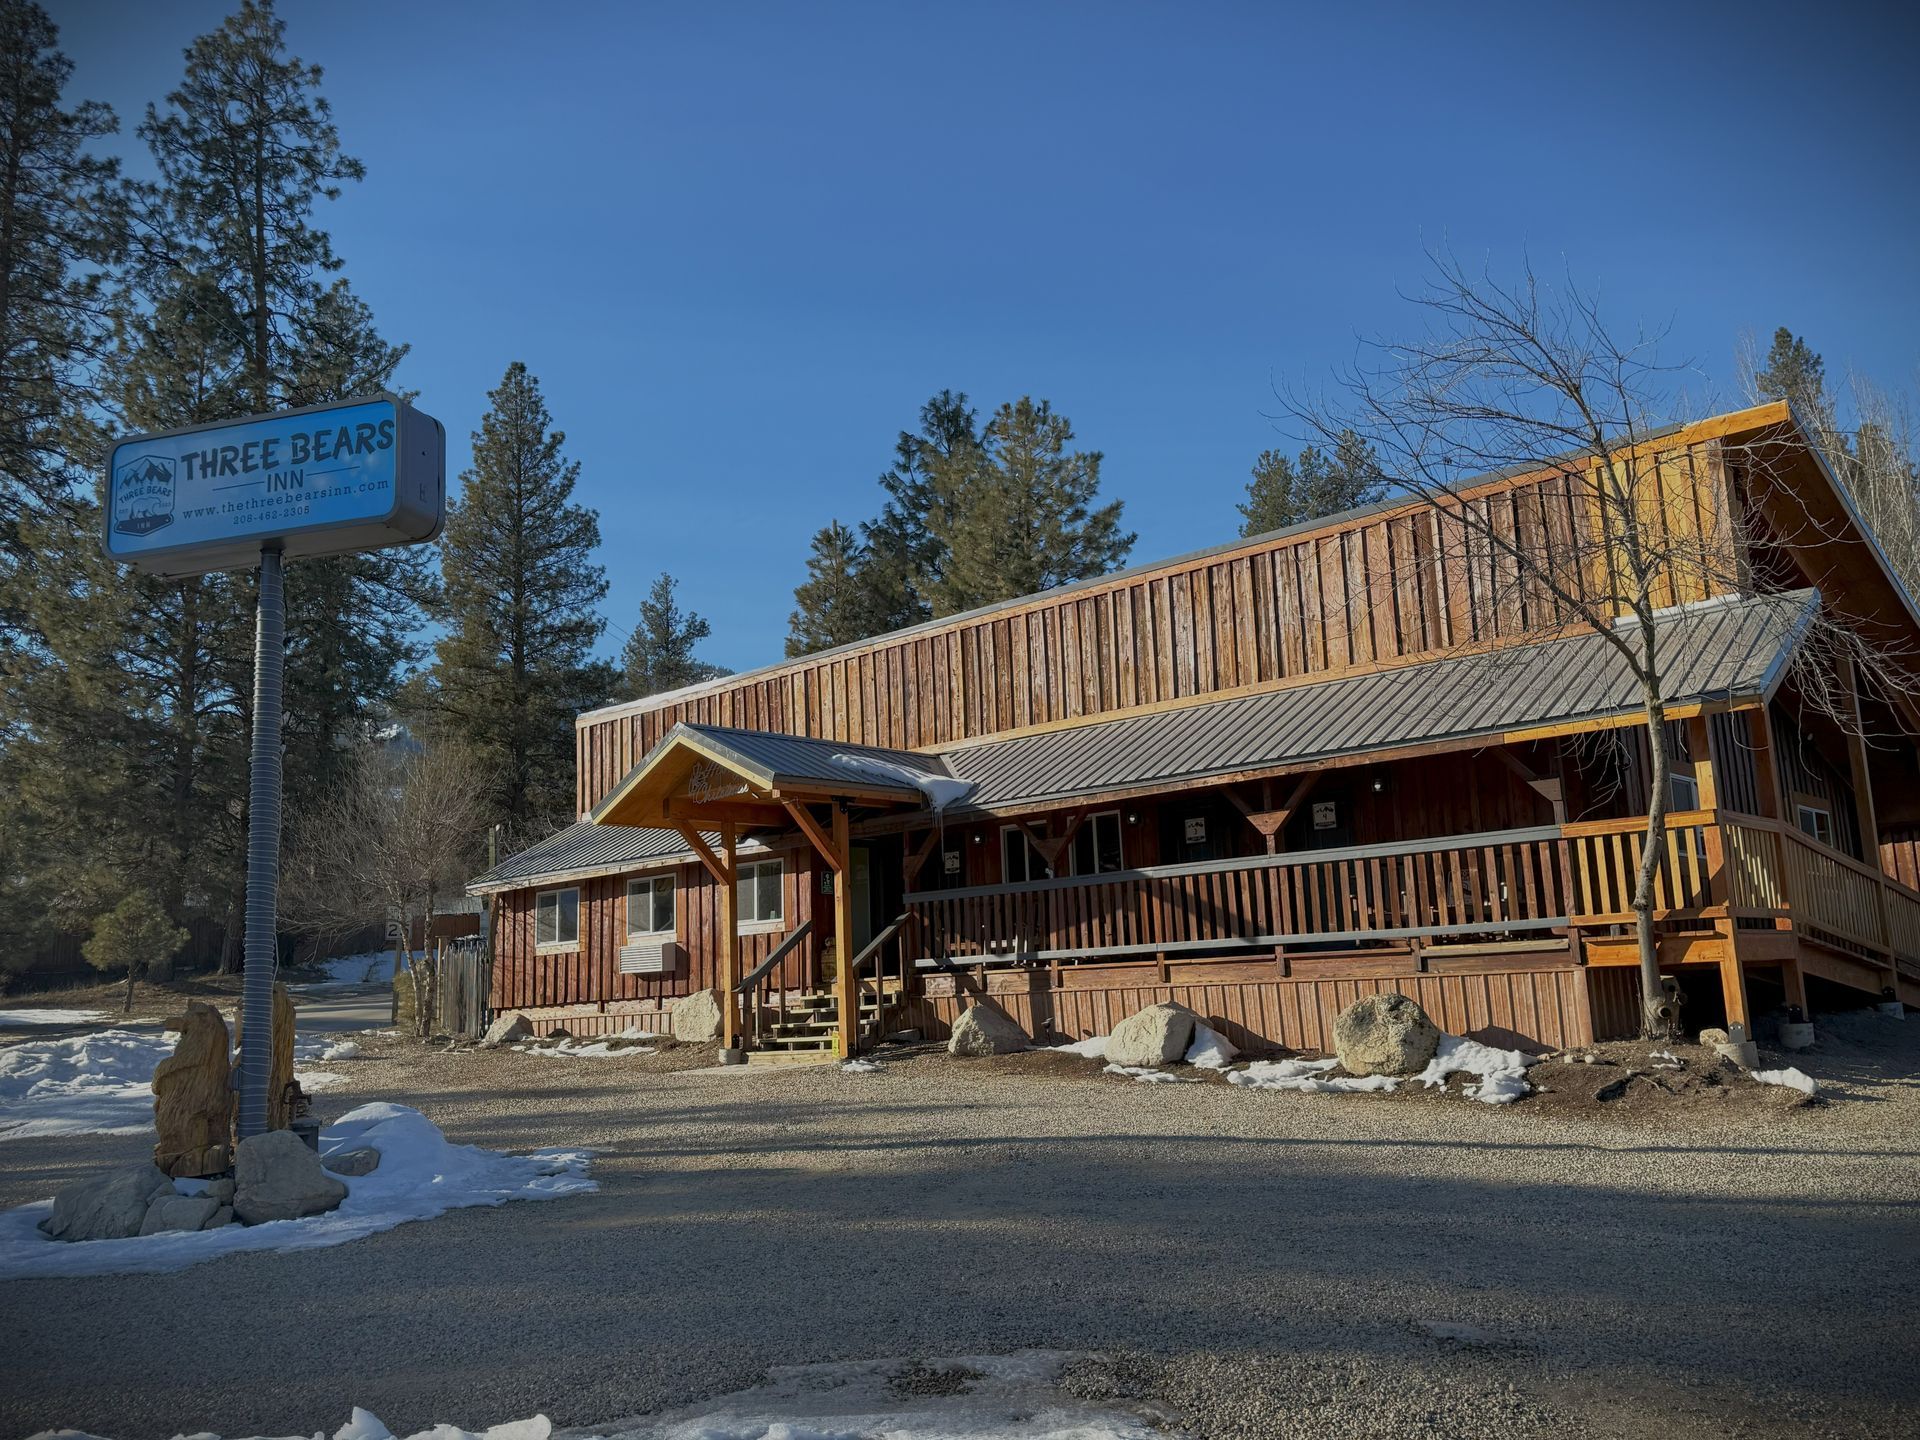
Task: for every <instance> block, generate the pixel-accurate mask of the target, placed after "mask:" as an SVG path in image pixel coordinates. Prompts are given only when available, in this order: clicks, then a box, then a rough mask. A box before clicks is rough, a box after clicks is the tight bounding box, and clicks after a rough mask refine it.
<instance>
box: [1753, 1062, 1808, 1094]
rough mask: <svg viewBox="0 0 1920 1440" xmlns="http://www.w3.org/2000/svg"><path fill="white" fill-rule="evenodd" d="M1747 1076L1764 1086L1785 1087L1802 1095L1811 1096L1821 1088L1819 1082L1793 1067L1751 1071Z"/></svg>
mask: <svg viewBox="0 0 1920 1440" xmlns="http://www.w3.org/2000/svg"><path fill="white" fill-rule="evenodd" d="M1747 1074H1748V1075H1749V1076H1750V1077H1752V1078H1753V1079H1755V1080H1758V1081H1759V1082H1760V1083H1761V1084H1762V1085H1784V1086H1786V1087H1787V1088H1788V1089H1789V1090H1798V1091H1799V1092H1800V1093H1801V1094H1802V1095H1811V1094H1813V1093H1814V1092H1815V1091H1816V1090H1818V1089H1819V1088H1820V1082H1819V1081H1818V1080H1815V1079H1814V1078H1813V1077H1812V1076H1811V1075H1809V1074H1807V1073H1806V1072H1805V1071H1804V1070H1797V1069H1795V1068H1794V1067H1793V1066H1791V1065H1789V1066H1787V1067H1786V1068H1785V1069H1783V1070H1749V1071H1748V1072H1747Z"/></svg>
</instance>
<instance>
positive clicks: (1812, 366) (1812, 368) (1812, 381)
mask: <svg viewBox="0 0 1920 1440" xmlns="http://www.w3.org/2000/svg"><path fill="white" fill-rule="evenodd" d="M1753 383H1754V386H1755V388H1756V389H1758V390H1759V392H1760V393H1761V395H1763V396H1765V397H1766V398H1768V399H1774V400H1791V401H1793V403H1794V404H1796V405H1798V406H1800V407H1801V409H1802V410H1804V411H1805V412H1806V413H1807V414H1808V416H1809V417H1810V418H1811V419H1812V420H1813V421H1814V423H1816V424H1830V423H1831V421H1832V419H1833V404H1832V402H1831V401H1830V400H1829V399H1828V398H1827V365H1826V362H1825V361H1824V360H1822V359H1821V358H1820V355H1819V353H1818V352H1817V351H1815V350H1814V348H1813V347H1812V346H1811V345H1809V344H1807V342H1806V341H1805V340H1802V339H1801V338H1800V337H1799V336H1798V335H1795V334H1794V333H1793V332H1792V331H1791V330H1789V329H1787V327H1786V326H1784V325H1782V326H1781V327H1780V328H1779V329H1778V330H1775V331H1774V332H1773V344H1772V345H1771V346H1770V347H1769V348H1768V350H1767V358H1766V360H1765V362H1764V363H1763V365H1762V366H1761V368H1760V369H1759V370H1758V371H1756V372H1755V373H1754V377H1753Z"/></svg>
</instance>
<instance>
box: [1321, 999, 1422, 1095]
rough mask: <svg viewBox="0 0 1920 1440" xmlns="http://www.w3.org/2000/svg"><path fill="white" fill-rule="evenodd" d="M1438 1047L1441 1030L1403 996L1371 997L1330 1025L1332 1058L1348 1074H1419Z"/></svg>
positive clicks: (1351, 1006) (1413, 1003)
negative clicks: (1333, 1055) (1333, 1054)
mask: <svg viewBox="0 0 1920 1440" xmlns="http://www.w3.org/2000/svg"><path fill="white" fill-rule="evenodd" d="M1439 1045H1440V1030H1439V1027H1438V1026H1436V1025H1435V1024H1434V1023H1433V1021H1431V1020H1429V1019H1428V1018H1427V1012H1426V1011H1424V1010H1422V1009H1421V1008H1420V1006H1419V1004H1418V1003H1417V1002H1415V1001H1413V1000H1410V999H1408V998H1407V997H1406V996H1405V995H1395V994H1386V995H1369V996H1367V997H1366V998H1364V999H1361V1000H1356V1001H1354V1002H1353V1004H1351V1005H1349V1006H1348V1007H1347V1008H1346V1009H1344V1010H1342V1011H1341V1012H1340V1015H1339V1017H1338V1018H1337V1019H1336V1020H1335V1021H1334V1022H1333V1048H1334V1053H1335V1054H1336V1055H1338V1056H1339V1057H1340V1068H1341V1069H1343V1070H1345V1071H1346V1072H1347V1073H1348V1074H1349V1075H1414V1074H1418V1073H1419V1072H1420V1071H1422V1070H1424V1069H1426V1068H1427V1062H1428V1061H1430V1060H1432V1059H1433V1052H1434V1051H1435V1050H1436V1049H1438V1048H1439Z"/></svg>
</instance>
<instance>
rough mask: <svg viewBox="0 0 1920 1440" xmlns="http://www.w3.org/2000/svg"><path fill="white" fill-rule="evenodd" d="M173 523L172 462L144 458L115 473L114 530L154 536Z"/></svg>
mask: <svg viewBox="0 0 1920 1440" xmlns="http://www.w3.org/2000/svg"><path fill="white" fill-rule="evenodd" d="M172 523H173V461H172V460H171V459H169V458H167V457H166V456H164V455H142V456H139V457H138V458H136V459H133V460H129V461H128V462H127V463H126V464H125V465H122V466H121V467H120V468H119V469H118V470H115V471H114V472H113V528H114V530H115V531H116V532H118V533H119V534H121V535H151V534H152V533H153V532H154V531H156V530H159V529H162V528H163V527H165V526H168V525H171V524H172Z"/></svg>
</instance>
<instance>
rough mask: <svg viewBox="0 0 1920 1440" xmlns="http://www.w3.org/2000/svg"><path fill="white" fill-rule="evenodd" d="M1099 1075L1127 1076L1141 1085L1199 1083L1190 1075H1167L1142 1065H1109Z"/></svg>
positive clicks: (1162, 1071) (1163, 1071) (1164, 1072)
mask: <svg viewBox="0 0 1920 1440" xmlns="http://www.w3.org/2000/svg"><path fill="white" fill-rule="evenodd" d="M1100 1073H1101V1074H1102V1075H1129V1076H1131V1077H1132V1078H1133V1079H1135V1080H1137V1081H1139V1082H1140V1083H1141V1084H1143V1085H1198V1084H1199V1083H1200V1082H1199V1081H1198V1080H1197V1079H1195V1078H1194V1077H1193V1076H1190V1075H1169V1074H1168V1073H1167V1072H1166V1071H1165V1070H1151V1069H1148V1068H1147V1067H1146V1066H1144V1065H1109V1066H1107V1068H1106V1069H1104V1070H1102V1071H1101V1072H1100Z"/></svg>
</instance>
